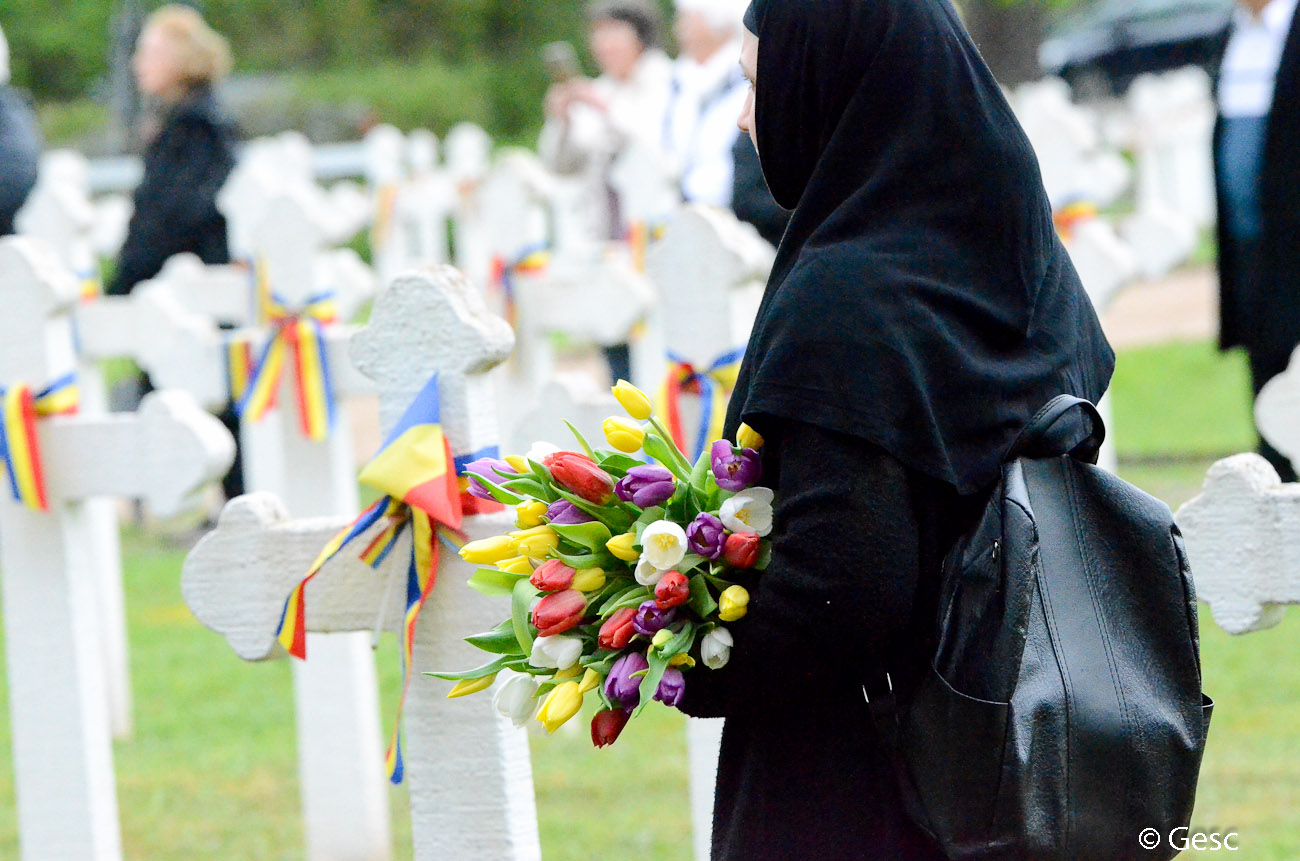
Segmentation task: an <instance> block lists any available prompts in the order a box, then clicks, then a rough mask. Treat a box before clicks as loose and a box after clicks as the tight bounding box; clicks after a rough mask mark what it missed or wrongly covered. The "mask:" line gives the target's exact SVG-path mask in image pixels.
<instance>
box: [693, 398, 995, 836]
mask: <svg viewBox="0 0 1300 861" xmlns="http://www.w3.org/2000/svg"><path fill="white" fill-rule="evenodd" d="M758 429H759V430H760V432H762V433H763V434H764V435H765V436H766V438H767V443H766V445H765V446H764V448H763V469H764V477H763V484H765V485H767V486H770V487H772V488H773V489H774V490H775V491H776V509H775V515H776V516H775V523H774V527H773V531H772V534H771V538H772V551H773V555H772V561H771V564H770V565H769V567H768V569H767V570H766V571H765V572H763V573H762V574H761V575H760V576H759V577H758V578H757V579H756V581H755V582H754V583H753V584H752V586H751V599H750V605H749V607H750V608H749V612H748V614H747V615H746V616H745V618H743V619H741V620H739V621H737V622H734V623H731V624H730V625H729V626H728V628H729V630H730V631H731V633H732V636H733V637H734V639H735V646H734V647H733V649H732V652H731V660H730V662H729V663H728V664H727V666H725V667H723V668H722V669H721V670H709V669H706V668H703V667H700V668H697V669H695V670H693V671H692V672H691V673H690V674H689V676H688V678H687V685H686V695H685V697H684V698H683V701H682V703H681V708H682V710H683V711H685V712H686V713H687V714H691V715H694V716H697V717H717V716H722V717H725V718H726V719H727V720H726V725H725V729H724V730H723V738H722V751H721V755H720V758H719V762H718V784H717V800H716V805H715V808H714V832H713V856H714V857H715V858H720V859H744V861H761V859H787V858H788V859H799V861H803V859H827V861H839V859H858V858H863V859H866V858H881V859H905V861H908V859H940V858H943V857H944V856H943V853H942V852H941V851H940V850H939V848H938V847H937V846H935V845H934V844H933V843H932V842H930V841H929V840H928V838H926V837H925V836H924V835H923V834H922V833H921V832H919V831H918V830H917V828H916V827H915V826H914V825H912V823H911V821H910V820H909V819H908V817H907V815H906V813H905V812H904V810H903V807H902V803H901V800H900V797H899V793H898V789H897V786H896V784H895V778H894V774H893V772H892V771H891V765H890V762H889V759H888V758H887V756H886V753H885V751H884V749H883V748H882V747H881V743H880V740H879V738H878V737H877V735H876V733H875V730H874V727H873V725H872V723H871V719H870V715H869V713H868V711H867V708H866V704H865V702H864V700H863V694H862V685H863V684H864V683H865V682H867V681H869V680H875V679H878V678H879V676H880V673H881V672H882V671H883V668H884V667H886V666H888V667H889V668H890V669H891V672H892V673H893V674H894V677H895V683H896V684H897V685H900V686H902V687H903V688H904V689H906V688H907V687H909V686H910V685H911V684H912V683H913V682H914V679H916V678H918V677H919V667H921V666H923V665H924V661H925V655H927V654H929V653H931V652H932V648H933V644H932V643H930V642H929V634H928V633H927V632H929V631H931V630H933V612H934V610H933V608H934V607H935V605H936V601H937V599H936V592H937V584H938V582H939V574H940V569H941V565H942V560H943V556H944V554H945V553H946V552H947V550H948V548H949V547H950V546H951V545H952V543H953V541H954V540H955V538H956V536H957V534H958V533H959V532H960V531H961V530H963V529H964V528H966V527H967V526H968V525H969V524H970V522H971V520H972V518H973V517H974V516H975V512H976V509H974V508H972V507H971V506H972V504H973V503H972V500H971V499H962V498H960V497H958V496H957V494H956V492H955V491H954V490H953V489H952V487H951V486H950V485H946V484H943V483H941V482H938V481H936V480H934V479H931V478H927V477H925V476H923V475H921V474H920V473H917V472H915V471H913V470H909V469H907V468H906V467H904V466H903V465H902V464H901V463H900V462H899V461H898V460H897V459H895V458H893V457H892V456H890V455H889V454H887V453H886V452H885V451H884V450H882V449H880V448H877V447H876V446H874V445H872V444H871V443H869V442H866V441H864V440H862V439H860V438H856V437H851V436H848V435H846V434H840V433H836V432H834V431H828V430H824V429H822V428H818V427H816V426H814V425H809V424H803V423H800V422H788V421H775V420H773V421H768V422H766V423H763V424H761V425H760V426H759V427H758ZM976 501H978V500H976Z"/></svg>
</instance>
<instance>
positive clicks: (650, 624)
mask: <svg viewBox="0 0 1300 861" xmlns="http://www.w3.org/2000/svg"><path fill="white" fill-rule="evenodd" d="M676 618H677V608H676V607H673V608H671V609H668V610H660V609H659V605H658V604H656V603H655V602H654V601H646V602H644V603H642V604H641V606H640V607H637V608H636V615H635V616H633V617H632V628H633V629H634V630H635V631H636V632H637V633H638V634H642V635H643V636H646V637H653V636H654V635H655V634H656V633H657V632H658V631H659V629H661V628H666V627H668V625H669V623H671V622H672V620H673V619H676Z"/></svg>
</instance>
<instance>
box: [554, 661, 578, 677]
mask: <svg viewBox="0 0 1300 861" xmlns="http://www.w3.org/2000/svg"><path fill="white" fill-rule="evenodd" d="M581 670H582V668H581V667H579V666H578V665H577V664H574V665H573V666H571V667H565V668H564V669H562V670H557V671H556V673H555V678H557V679H572V678H575V677H577V675H578V673H579V672H580V671H581Z"/></svg>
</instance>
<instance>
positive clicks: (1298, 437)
mask: <svg viewBox="0 0 1300 861" xmlns="http://www.w3.org/2000/svg"><path fill="white" fill-rule="evenodd" d="M1298 352H1300V351H1298ZM1255 424H1256V425H1257V426H1258V427H1259V432H1260V435H1261V436H1263V437H1264V439H1266V440H1268V441H1269V443H1270V444H1271V445H1272V446H1273V447H1274V448H1275V449H1277V450H1278V451H1280V452H1282V454H1284V455H1286V456H1287V458H1288V459H1289V460H1290V461H1291V462H1292V463H1293V464H1294V463H1296V462H1297V461H1300V361H1298V360H1297V354H1296V353H1293V354H1292V355H1291V362H1290V364H1289V365H1288V366H1287V369H1286V370H1285V371H1283V372H1282V373H1280V374H1278V375H1277V376H1276V377H1274V378H1273V379H1271V380H1269V381H1268V383H1267V384H1266V385H1265V386H1264V388H1263V390H1262V391H1260V393H1259V397H1258V398H1257V399H1256V400H1255Z"/></svg>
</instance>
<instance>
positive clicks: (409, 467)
mask: <svg viewBox="0 0 1300 861" xmlns="http://www.w3.org/2000/svg"><path fill="white" fill-rule="evenodd" d="M493 456H496V448H495V447H492V448H490V449H488V450H485V451H482V452H478V453H475V454H473V455H466V456H464V457H460V458H455V459H453V458H452V457H451V446H450V445H449V444H448V442H447V438H446V437H445V436H444V435H443V432H442V425H441V421H440V415H439V406H438V377H437V375H436V374H435V375H434V377H433V378H432V379H431V380H429V382H428V383H426V384H425V387H424V389H422V390H421V392H420V394H419V395H417V396H416V399H415V400H414V401H413V402H412V404H411V406H410V407H408V408H407V410H406V413H405V414H404V415H403V416H402V419H401V421H399V422H398V423H397V426H396V427H395V428H394V429H393V431H392V433H390V434H389V436H388V439H387V440H385V441H384V445H383V447H381V448H380V450H379V453H378V454H376V455H375V457H374V459H373V460H371V461H370V463H368V464H367V465H366V466H365V468H364V469H363V470H362V471H361V482H362V483H363V484H366V485H368V486H370V487H374V488H376V489H378V490H380V491H382V492H383V493H385V494H387V495H386V496H384V497H382V498H381V499H379V500H378V501H377V502H375V503H374V504H373V505H371V506H370V507H369V508H367V509H366V510H365V511H363V512H362V513H361V515H360V516H359V517H358V518H357V519H356V520H355V521H353V522H352V524H351V525H349V526H348V527H346V528H345V529H343V530H341V531H340V532H339V533H338V534H337V535H335V536H334V537H333V538H332V539H331V540H330V541H329V543H328V544H326V545H325V548H324V549H323V550H322V551H321V553H320V555H319V556H318V557H317V558H316V561H315V562H313V563H312V566H311V568H309V569H308V571H307V574H306V576H305V577H304V578H303V580H302V582H301V583H299V584H298V586H297V587H296V588H295V589H294V590H293V592H292V593H290V595H289V598H288V600H286V601H285V606H284V612H283V614H282V616H281V619H280V627H279V629H278V631H277V637H278V639H279V641H280V643H281V645H283V646H284V648H285V649H286V650H287V651H288V652H289V654H291V655H293V656H295V657H298V658H304V659H305V658H306V656H307V641H306V631H307V628H306V602H305V595H304V590H305V588H306V586H307V584H308V582H310V581H311V579H312V578H313V577H315V576H316V575H317V574H318V573H319V572H320V570H321V568H323V567H324V565H325V563H326V562H328V561H329V560H330V559H331V558H333V557H334V556H335V555H336V554H338V553H339V552H341V551H342V550H343V549H344V548H346V547H349V546H351V545H352V543H353V542H354V541H355V540H356V539H357V538H359V537H360V536H362V535H364V534H365V533H367V532H368V531H369V530H370V529H371V528H372V527H373V526H375V525H376V524H378V523H380V522H381V521H383V522H384V528H383V529H381V530H380V531H379V532H378V534H377V535H375V537H374V538H372V539H371V540H370V541H369V542H368V543H367V544H366V545H365V547H364V548H363V549H362V550H361V551H360V553H359V558H360V559H362V560H363V561H365V562H366V563H368V564H369V565H370V566H371V567H375V568H377V567H378V566H379V565H380V563H382V562H383V561H384V560H385V559H386V558H388V556H389V555H390V554H391V553H392V550H393V548H394V546H396V544H397V540H398V539H399V538H400V537H401V535H402V533H403V532H404V531H405V530H406V529H407V528H408V527H410V529H411V531H412V537H411V558H410V560H409V562H408V564H407V573H406V604H405V606H406V612H405V614H404V616H403V619H402V628H401V639H402V649H401V656H402V679H403V681H402V700H401V703H399V705H398V709H397V718H396V721H395V724H396V725H395V726H394V728H393V735H392V741H391V742H390V743H389V746H388V752H387V754H386V756H385V763H386V765H387V768H388V776H389V779H390V780H391V781H392V782H393V783H401V782H402V776H403V773H404V770H405V769H404V766H403V763H402V744H401V725H402V707H403V705H404V704H405V702H406V691H407V689H408V688H409V686H410V681H411V663H412V662H411V652H412V648H413V646H414V643H415V626H416V622H417V621H418V620H419V617H420V610H421V609H423V607H424V602H425V601H426V600H427V599H428V597H429V594H430V593H431V592H432V591H433V586H434V583H435V581H436V580H437V573H438V555H439V545H440V544H444V545H446V546H447V547H448V548H449V549H451V550H452V551H453V553H454V552H455V551H457V550H459V549H460V545H461V544H463V536H462V534H461V532H460V526H461V522H462V519H463V518H464V515H465V514H474V513H482V512H486V511H489V510H500V509H501V506H500V505H496V504H495V503H488V504H484V503H483V501H482V500H477V499H474V498H472V497H469V496H468V494H464V493H463V492H462V490H461V484H460V482H459V480H458V478H457V476H458V475H459V474H463V473H464V471H465V467H466V466H468V465H469V464H470V463H471V462H473V461H474V460H477V459H479V458H480V457H493ZM386 606H387V600H384V601H383V602H382V603H381V612H382V607H386Z"/></svg>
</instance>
